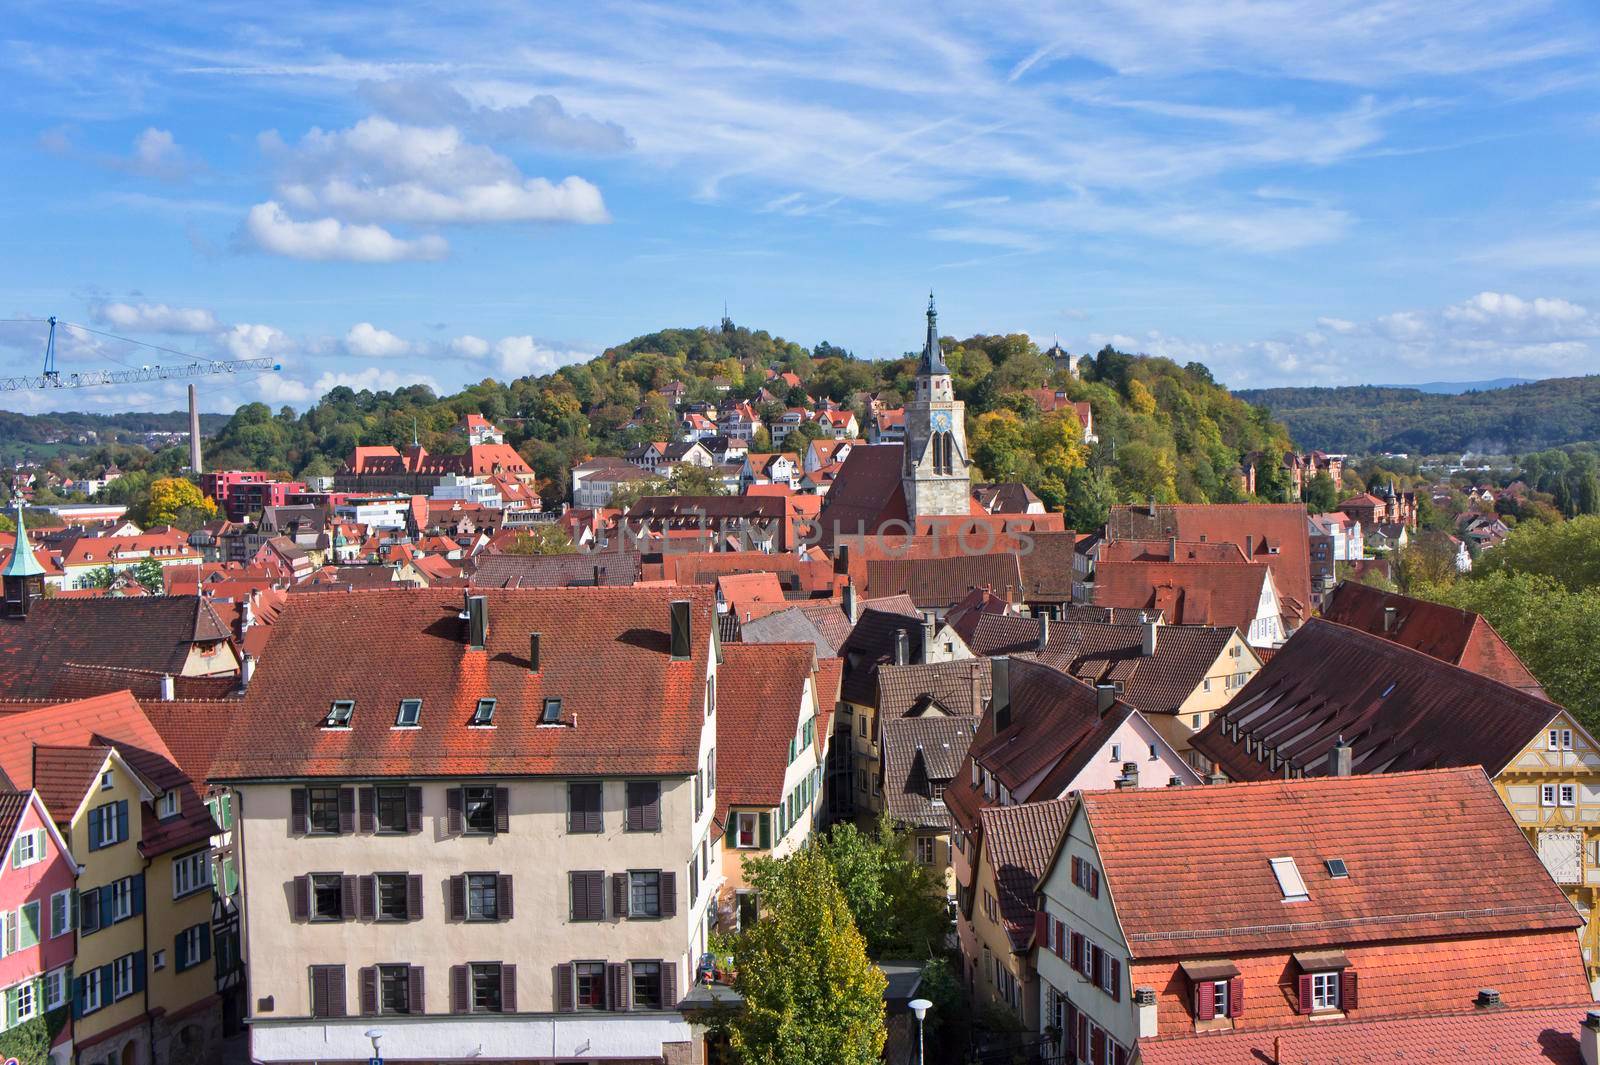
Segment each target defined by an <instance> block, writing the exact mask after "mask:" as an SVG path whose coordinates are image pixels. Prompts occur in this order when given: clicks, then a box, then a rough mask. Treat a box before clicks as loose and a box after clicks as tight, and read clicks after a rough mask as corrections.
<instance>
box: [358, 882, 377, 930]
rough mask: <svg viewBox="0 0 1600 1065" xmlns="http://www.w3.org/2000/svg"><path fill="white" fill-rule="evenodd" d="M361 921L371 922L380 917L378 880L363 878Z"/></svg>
mask: <svg viewBox="0 0 1600 1065" xmlns="http://www.w3.org/2000/svg"><path fill="white" fill-rule="evenodd" d="M359 894H360V896H361V919H362V920H363V921H371V920H373V919H374V918H376V917H377V916H378V878H377V877H375V876H363V877H362V878H361V890H360V892H359Z"/></svg>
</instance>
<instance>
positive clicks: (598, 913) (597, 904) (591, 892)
mask: <svg viewBox="0 0 1600 1065" xmlns="http://www.w3.org/2000/svg"><path fill="white" fill-rule="evenodd" d="M586 886H587V893H588V896H589V898H588V907H589V919H590V920H591V921H600V920H604V919H605V915H606V874H604V873H601V872H593V873H589V874H588V881H587V884H586Z"/></svg>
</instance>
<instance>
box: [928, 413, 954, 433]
mask: <svg viewBox="0 0 1600 1065" xmlns="http://www.w3.org/2000/svg"><path fill="white" fill-rule="evenodd" d="M929 424H930V426H931V427H932V429H933V431H934V432H936V433H948V432H949V431H950V412H949V411H947V410H937V411H934V412H933V416H932V418H931V419H930V421H929Z"/></svg>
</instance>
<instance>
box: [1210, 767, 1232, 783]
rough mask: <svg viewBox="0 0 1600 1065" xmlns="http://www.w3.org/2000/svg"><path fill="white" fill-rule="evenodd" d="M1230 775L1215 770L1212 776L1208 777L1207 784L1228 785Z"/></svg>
mask: <svg viewBox="0 0 1600 1065" xmlns="http://www.w3.org/2000/svg"><path fill="white" fill-rule="evenodd" d="M1227 782H1228V775H1227V774H1226V773H1224V772H1223V771H1222V770H1220V769H1213V770H1212V771H1211V775H1210V776H1208V777H1206V783H1207V784H1226V783H1227Z"/></svg>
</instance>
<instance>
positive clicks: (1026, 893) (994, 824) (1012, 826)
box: [979, 799, 1073, 951]
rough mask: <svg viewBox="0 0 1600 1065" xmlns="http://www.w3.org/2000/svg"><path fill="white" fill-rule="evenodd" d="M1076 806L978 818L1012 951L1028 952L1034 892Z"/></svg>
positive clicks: (1048, 805)
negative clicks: (980, 820) (980, 822)
mask: <svg viewBox="0 0 1600 1065" xmlns="http://www.w3.org/2000/svg"><path fill="white" fill-rule="evenodd" d="M1072 807H1073V800H1071V799H1050V800H1048V801H1046V802H1030V803H1022V804H1020V805H1016V806H989V807H986V808H984V809H983V810H982V811H980V813H979V817H980V818H981V819H982V822H983V836H982V842H981V843H980V844H979V846H980V847H981V848H982V850H983V852H984V856H985V858H984V860H985V861H987V862H988V863H989V865H990V867H992V868H993V869H994V880H995V888H996V892H995V895H996V901H997V902H999V904H1000V920H1001V923H1002V924H1004V925H1005V930H1006V934H1007V935H1008V936H1009V937H1010V938H1011V946H1012V949H1013V950H1018V951H1023V950H1027V949H1028V944H1029V943H1030V942H1032V940H1033V911H1034V902H1035V900H1036V898H1037V895H1036V893H1035V891H1034V888H1035V886H1036V885H1037V884H1038V883H1039V878H1040V877H1042V876H1043V875H1044V871H1045V868H1046V867H1047V866H1049V864H1050V857H1051V855H1053V854H1054V853H1055V850H1056V845H1057V844H1058V843H1060V842H1061V833H1062V832H1063V831H1065V829H1066V827H1067V819H1068V818H1069V817H1070V816H1071V814H1072Z"/></svg>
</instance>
